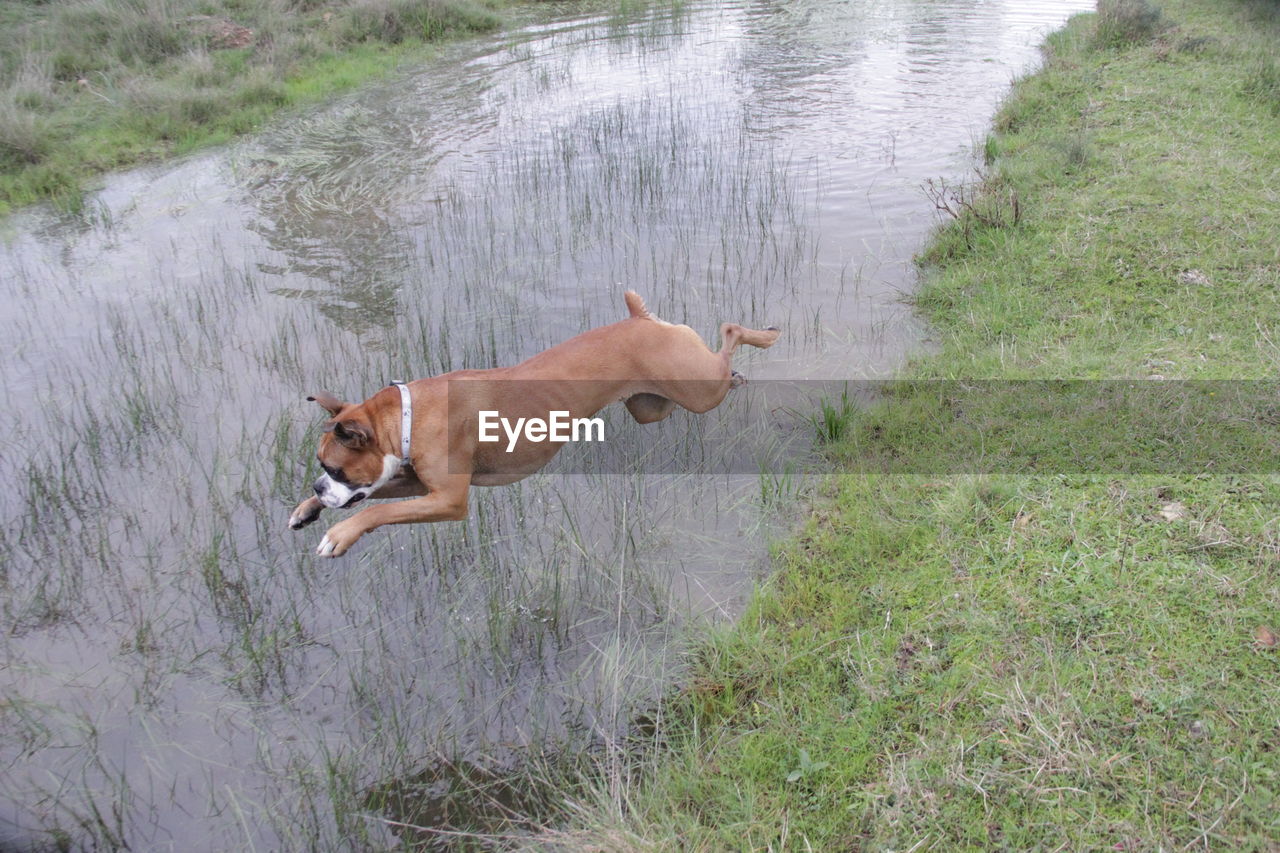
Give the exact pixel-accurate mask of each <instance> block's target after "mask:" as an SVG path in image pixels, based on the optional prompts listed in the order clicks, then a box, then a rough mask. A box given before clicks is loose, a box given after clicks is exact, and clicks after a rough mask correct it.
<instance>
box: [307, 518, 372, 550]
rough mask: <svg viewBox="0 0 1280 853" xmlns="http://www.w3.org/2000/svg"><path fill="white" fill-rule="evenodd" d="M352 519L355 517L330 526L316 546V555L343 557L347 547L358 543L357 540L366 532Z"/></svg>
mask: <svg viewBox="0 0 1280 853" xmlns="http://www.w3.org/2000/svg"><path fill="white" fill-rule="evenodd" d="M352 521H354V519H350V518H348V519H347V520H346V521H340V522H338V523H337V524H335V525H334V526H333V527H330V528H329V531H328V532H327V533H325V535H324V538H323V539H321V540H320V544H319V545H318V546H316V556H317V557H341V556H342V555H343V554H345V553H347V549H348V548H350V547H351V546H352V545H354V544H356V540H357V539H359V538H360V536H361V535H362V534H363V533H364V531H363V530H361V529H360V528H359V527H358V526H356V525H354V524H352V523H351V522H352Z"/></svg>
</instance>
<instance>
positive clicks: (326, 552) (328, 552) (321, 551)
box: [316, 533, 338, 557]
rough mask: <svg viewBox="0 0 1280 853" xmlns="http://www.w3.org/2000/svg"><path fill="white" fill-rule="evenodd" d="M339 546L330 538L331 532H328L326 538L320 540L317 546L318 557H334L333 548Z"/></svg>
mask: <svg viewBox="0 0 1280 853" xmlns="http://www.w3.org/2000/svg"><path fill="white" fill-rule="evenodd" d="M337 547H338V546H337V545H336V544H335V543H333V542H331V541H330V540H329V534H328V533H326V534H325V535H324V538H323V539H321V540H320V545H319V546H318V547H317V548H316V556H317V557H332V556H334V554H333V550H334V549H335V548H337Z"/></svg>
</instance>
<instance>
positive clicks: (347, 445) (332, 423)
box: [307, 391, 400, 509]
mask: <svg viewBox="0 0 1280 853" xmlns="http://www.w3.org/2000/svg"><path fill="white" fill-rule="evenodd" d="M307 399H308V400H312V401H314V402H316V403H319V404H320V405H321V406H322V407H324V409H325V411H327V412H328V413H329V414H330V415H331V417H330V419H329V421H328V422H326V423H325V425H324V433H323V434H322V435H321V436H320V449H319V451H318V452H317V453H316V458H317V459H319V460H320V467H321V468H322V469H324V473H323V474H322V475H321V476H320V478H319V479H318V480H316V482H315V490H316V497H317V498H319V500H320V503H322V504H324V505H325V506H327V507H329V508H330V509H342V508H345V507H349V506H354V505H355V504H358V503H359V502H360V501H362V500H364V499H365V498H367V497H369V495H371V494H373V493H374V492H375V491H377V490H378V489H379V488H381V487H382V486H383V485H384V484H385V483H386V482H387V481H388V480H390V479H391V478H392V477H394V476H395V473H396V471H397V469H398V468H399V467H400V459H399V457H397V456H396V455H395V454H392V453H384V452H383V451H382V450H380V449H379V447H378V441H377V437H376V436H375V435H374V430H373V419H372V418H371V417H370V416H369V413H368V412H367V411H366V410H365V404H364V403H361V404H359V405H354V404H351V403H344V402H342V401H341V400H339V399H338V398H337V397H335V396H333V395H332V394H330V393H329V392H327V391H321V392H320V393H319V394H316V395H314V396H312V397H308V398H307Z"/></svg>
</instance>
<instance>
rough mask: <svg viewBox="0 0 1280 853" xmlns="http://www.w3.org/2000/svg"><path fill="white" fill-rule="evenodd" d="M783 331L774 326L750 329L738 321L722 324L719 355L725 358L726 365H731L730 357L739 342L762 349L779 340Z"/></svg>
mask: <svg viewBox="0 0 1280 853" xmlns="http://www.w3.org/2000/svg"><path fill="white" fill-rule="evenodd" d="M781 334H782V332H780V331H778V329H777V328H776V327H774V326H770V327H769V328H767V329H748V328H747V327H746V326H739V325H738V324H737V323H724V324H722V325H721V326H720V352H719V356H720V357H721V358H722V359H724V364H725V367H726V368H727V367H728V366H729V359H730V358H732V357H733V351H734V350H736V349H737V348H738V345H739V344H747V345H748V346H753V347H759V348H760V349H768V348H769V347H771V346H773V345H774V342H776V341H777V340H778V335H781Z"/></svg>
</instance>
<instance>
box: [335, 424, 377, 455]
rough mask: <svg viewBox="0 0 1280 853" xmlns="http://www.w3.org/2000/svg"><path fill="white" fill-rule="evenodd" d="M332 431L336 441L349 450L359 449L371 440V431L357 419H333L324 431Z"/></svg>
mask: <svg viewBox="0 0 1280 853" xmlns="http://www.w3.org/2000/svg"><path fill="white" fill-rule="evenodd" d="M330 430H332V431H333V437H334V438H336V439H337V440H338V443H339V444H341V445H342V446H343V447H346V448H348V449H350V450H359V449H360V448H362V447H364V446H365V445H367V444H369V442H371V441H373V431H372V430H371V429H369V426H368V425H367V424H363V423H361V422H360V421H357V420H346V421H334V422H333V423H332V424H329V425H328V426H326V427H325V430H324V431H325V432H329V431H330Z"/></svg>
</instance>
